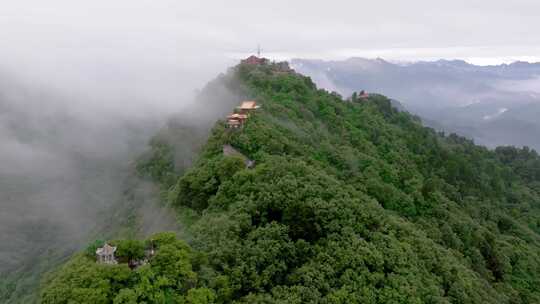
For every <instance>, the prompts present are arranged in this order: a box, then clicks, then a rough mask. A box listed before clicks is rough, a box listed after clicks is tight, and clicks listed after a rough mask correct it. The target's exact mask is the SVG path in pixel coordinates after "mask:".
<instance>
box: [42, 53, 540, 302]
mask: <svg viewBox="0 0 540 304" xmlns="http://www.w3.org/2000/svg"><path fill="white" fill-rule="evenodd" d="M215 83H221V84H223V85H224V86H225V87H227V88H228V89H229V90H230V92H231V94H234V95H237V96H238V97H239V98H252V99H254V100H256V101H257V102H258V103H259V104H261V105H262V107H261V108H260V109H258V110H257V111H256V112H255V113H253V114H252V115H251V116H250V118H249V119H248V120H247V122H246V124H245V125H244V127H243V128H242V129H239V130H231V129H227V128H225V124H224V123H223V122H218V123H217V124H216V125H215V126H214V128H213V129H212V131H211V134H210V136H209V138H208V141H207V143H206V145H205V146H204V148H203V150H202V152H201V153H200V155H199V159H198V160H197V161H196V163H195V164H194V165H193V167H191V168H190V169H189V170H188V171H187V172H186V173H185V174H183V175H181V176H179V175H178V174H176V173H175V172H174V167H175V165H174V157H172V155H173V154H174V151H175V147H174V145H173V144H171V140H170V137H168V138H169V139H168V140H160V138H159V137H157V138H156V139H155V140H154V141H153V147H154V149H153V152H154V153H153V155H150V156H149V157H145V158H144V159H141V160H140V162H139V164H138V169H139V172H140V173H141V174H142V175H146V176H150V177H152V178H153V179H154V180H155V181H156V182H158V183H159V184H160V185H161V188H162V194H163V195H162V198H163V199H164V200H165V201H166V202H168V203H169V204H170V205H171V206H174V207H175V208H176V209H177V210H178V212H179V213H180V214H185V213H186V212H188V213H189V212H190V214H192V216H191V218H190V222H189V223H186V226H188V231H189V235H188V236H184V237H185V240H177V239H175V236H174V234H172V233H162V234H158V235H155V236H153V237H150V238H149V239H148V240H147V241H146V242H142V241H135V240H118V241H112V242H111V243H112V244H115V245H117V246H118V254H117V256H118V258H119V261H120V263H119V264H118V265H114V266H108V265H101V264H97V263H96V262H95V257H94V256H93V251H92V250H93V249H95V247H92V246H91V247H90V248H89V249H90V250H89V252H88V253H86V254H84V253H81V254H80V255H77V256H76V257H74V258H73V259H72V260H71V261H70V262H69V263H67V264H65V265H64V266H62V267H61V268H60V269H59V270H58V271H56V272H55V273H53V274H52V275H51V276H50V277H49V278H48V279H47V280H46V281H45V282H44V286H43V290H42V301H43V303H73V302H75V303H231V302H236V303H539V302H540V291H539V290H538V288H537V287H538V286H540V275H539V274H540V237H539V233H540V211H539V209H540V195H539V193H540V183H539V181H540V157H539V156H538V154H537V153H536V152H534V151H529V150H520V149H515V148H499V149H497V150H495V151H490V150H488V149H486V148H484V147H480V146H476V145H474V144H473V143H472V142H470V141H468V140H466V139H463V138H461V137H458V136H455V135H450V136H444V135H443V134H438V133H436V132H435V131H433V130H431V129H428V128H425V127H423V126H422V124H421V122H420V120H419V119H417V118H415V117H413V116H411V115H409V114H407V113H404V112H399V111H397V110H395V109H394V108H393V107H392V106H391V103H390V100H389V99H387V98H386V97H384V96H380V95H372V96H371V97H370V98H369V99H366V100H364V101H362V102H358V103H351V102H347V101H344V100H343V99H342V98H341V97H340V96H339V95H337V94H331V93H328V92H326V91H324V90H319V89H317V88H316V86H315V85H314V84H313V82H312V81H311V80H310V79H309V78H307V77H304V76H302V75H299V74H296V73H293V72H283V71H282V69H281V66H278V65H275V64H266V65H245V64H242V65H239V66H237V67H235V68H233V69H231V70H230V71H229V72H228V73H227V74H226V75H222V76H220V77H219V78H218V80H216V81H215V82H214V85H215ZM211 87H212V85H210V87H209V89H211ZM209 89H207V90H205V91H203V93H202V94H203V95H204V94H208V90H209ZM165 133H166V132H165ZM173 138H174V137H173ZM172 142H174V140H173V141H172ZM225 144H229V145H231V146H233V147H234V148H235V149H236V150H238V151H240V152H241V153H242V154H244V155H245V156H246V157H248V158H249V159H252V160H254V161H255V166H254V167H253V168H247V167H246V166H245V163H244V160H243V159H242V158H241V157H237V156H224V155H223V145H225ZM150 247H151V248H153V249H156V254H155V255H154V256H152V257H151V258H150V259H149V262H148V264H145V265H143V266H140V267H138V268H135V269H134V270H130V268H129V267H128V265H127V262H128V261H130V260H134V259H137V258H141V257H142V255H143V251H144V249H145V248H146V249H148V248H150ZM70 301H71V302H70Z"/></svg>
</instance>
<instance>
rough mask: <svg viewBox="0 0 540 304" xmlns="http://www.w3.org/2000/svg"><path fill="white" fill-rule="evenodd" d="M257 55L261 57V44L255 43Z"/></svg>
mask: <svg viewBox="0 0 540 304" xmlns="http://www.w3.org/2000/svg"><path fill="white" fill-rule="evenodd" d="M257 57H261V45H260V44H257Z"/></svg>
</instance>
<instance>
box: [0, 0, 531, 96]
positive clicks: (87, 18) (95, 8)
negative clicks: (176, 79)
mask: <svg viewBox="0 0 540 304" xmlns="http://www.w3.org/2000/svg"><path fill="white" fill-rule="evenodd" d="M2 2H3V3H2V5H1V6H0V41H1V45H0V65H1V66H2V67H3V68H4V69H12V70H16V71H17V72H20V73H24V72H26V73H27V74H31V75H35V76H36V77H37V79H38V80H40V81H42V82H43V81H45V82H51V83H52V84H54V83H55V82H59V81H60V82H63V81H65V80H69V81H72V82H74V83H76V85H74V87H75V88H76V87H77V86H78V84H84V85H85V86H87V87H88V86H91V85H90V84H91V83H92V82H100V81H101V82H110V83H118V81H117V80H118V79H121V80H124V83H133V84H135V85H134V86H135V87H136V86H137V85H136V83H138V82H146V83H148V82H159V81H160V79H165V78H167V75H169V74H180V73H183V74H189V75H190V76H191V77H189V79H187V80H189V81H192V82H193V83H194V84H198V83H203V82H204V81H206V80H208V77H210V76H209V75H214V74H215V73H216V72H218V71H223V69H224V68H225V67H226V66H228V65H230V64H232V63H233V62H234V60H235V59H237V58H238V57H240V56H243V55H245V54H247V53H250V52H252V51H254V50H255V49H256V46H257V44H258V43H260V44H261V46H262V48H263V52H264V54H266V55H267V56H269V57H274V58H290V57H309V58H322V59H340V58H346V57H349V56H365V57H382V58H386V59H391V60H419V59H428V60H432V59H438V58H448V59H451V58H460V59H466V60H469V61H471V62H475V63H480V64H488V63H497V62H503V61H504V62H507V61H512V60H529V61H536V60H537V57H535V56H540V55H539V54H540V35H538V33H537V30H535V29H538V28H540V18H538V12H539V11H540V1H537V0H512V1H502V0H481V1H480V0H452V1H433V0H408V1H401V0H399V1H388V0H378V1H359V0H356V1H353V0H351V1H340V0H334V1H314V0H309V1H307V0H295V1H291V0H288V1H283V0H273V1H253V0H250V1H245V0H241V1H234V0H232V1H209V0H198V1H180V0H92V1H87V0H84V1H83V0H47V1H43V0H16V1H10V0H4V1H2ZM143 74H144V75H143ZM44 75H46V76H44ZM184 80H185V79H184ZM130 81H131V82H130ZM100 88H101V87H100ZM124 89H125V88H124ZM143 93H144V92H143ZM148 93H149V94H153V93H154V92H148Z"/></svg>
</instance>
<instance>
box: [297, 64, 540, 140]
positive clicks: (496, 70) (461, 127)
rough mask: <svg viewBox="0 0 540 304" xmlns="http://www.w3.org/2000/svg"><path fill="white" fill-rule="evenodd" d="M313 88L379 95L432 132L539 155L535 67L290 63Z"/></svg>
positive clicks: (539, 91)
mask: <svg viewBox="0 0 540 304" xmlns="http://www.w3.org/2000/svg"><path fill="white" fill-rule="evenodd" d="M292 66H293V67H294V68H295V69H296V70H297V71H299V72H300V73H303V74H306V75H309V76H310V77H311V78H312V79H313V80H314V81H315V82H316V83H317V84H318V85H320V86H322V87H324V88H326V89H328V90H333V91H337V92H339V93H340V94H342V95H345V96H349V95H350V94H352V92H354V91H360V90H366V91H368V92H378V93H383V94H385V95H387V96H390V97H392V98H394V99H396V100H398V101H399V102H400V103H401V104H403V106H404V107H405V108H406V109H407V110H408V111H410V112H412V113H414V114H417V115H419V116H421V117H422V118H423V120H424V122H425V123H426V124H428V125H430V126H431V127H434V128H436V129H440V130H444V131H446V132H455V133H458V134H460V135H464V136H467V137H470V138H473V139H475V141H476V142H478V143H480V144H483V145H487V146H489V147H494V146H498V145H515V146H529V147H533V148H535V149H537V150H538V149H540V137H539V136H538V135H539V134H540V119H539V117H540V63H528V62H515V63H512V64H502V65H496V66H477V65H473V64H469V63H467V62H465V61H462V60H439V61H434V62H416V63H406V64H404V63H392V62H389V61H385V60H383V59H363V58H351V59H348V60H344V61H322V60H303V59H295V60H293V61H292Z"/></svg>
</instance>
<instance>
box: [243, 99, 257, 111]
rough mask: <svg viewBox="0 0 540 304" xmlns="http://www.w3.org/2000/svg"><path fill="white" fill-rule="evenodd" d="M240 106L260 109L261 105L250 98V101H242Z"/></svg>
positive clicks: (246, 108) (245, 108) (248, 108)
mask: <svg viewBox="0 0 540 304" xmlns="http://www.w3.org/2000/svg"><path fill="white" fill-rule="evenodd" d="M238 108H239V109H241V110H253V109H258V108H259V106H258V105H257V102H256V101H253V100H248V101H242V104H241V105H240V106H239V107H238Z"/></svg>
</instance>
